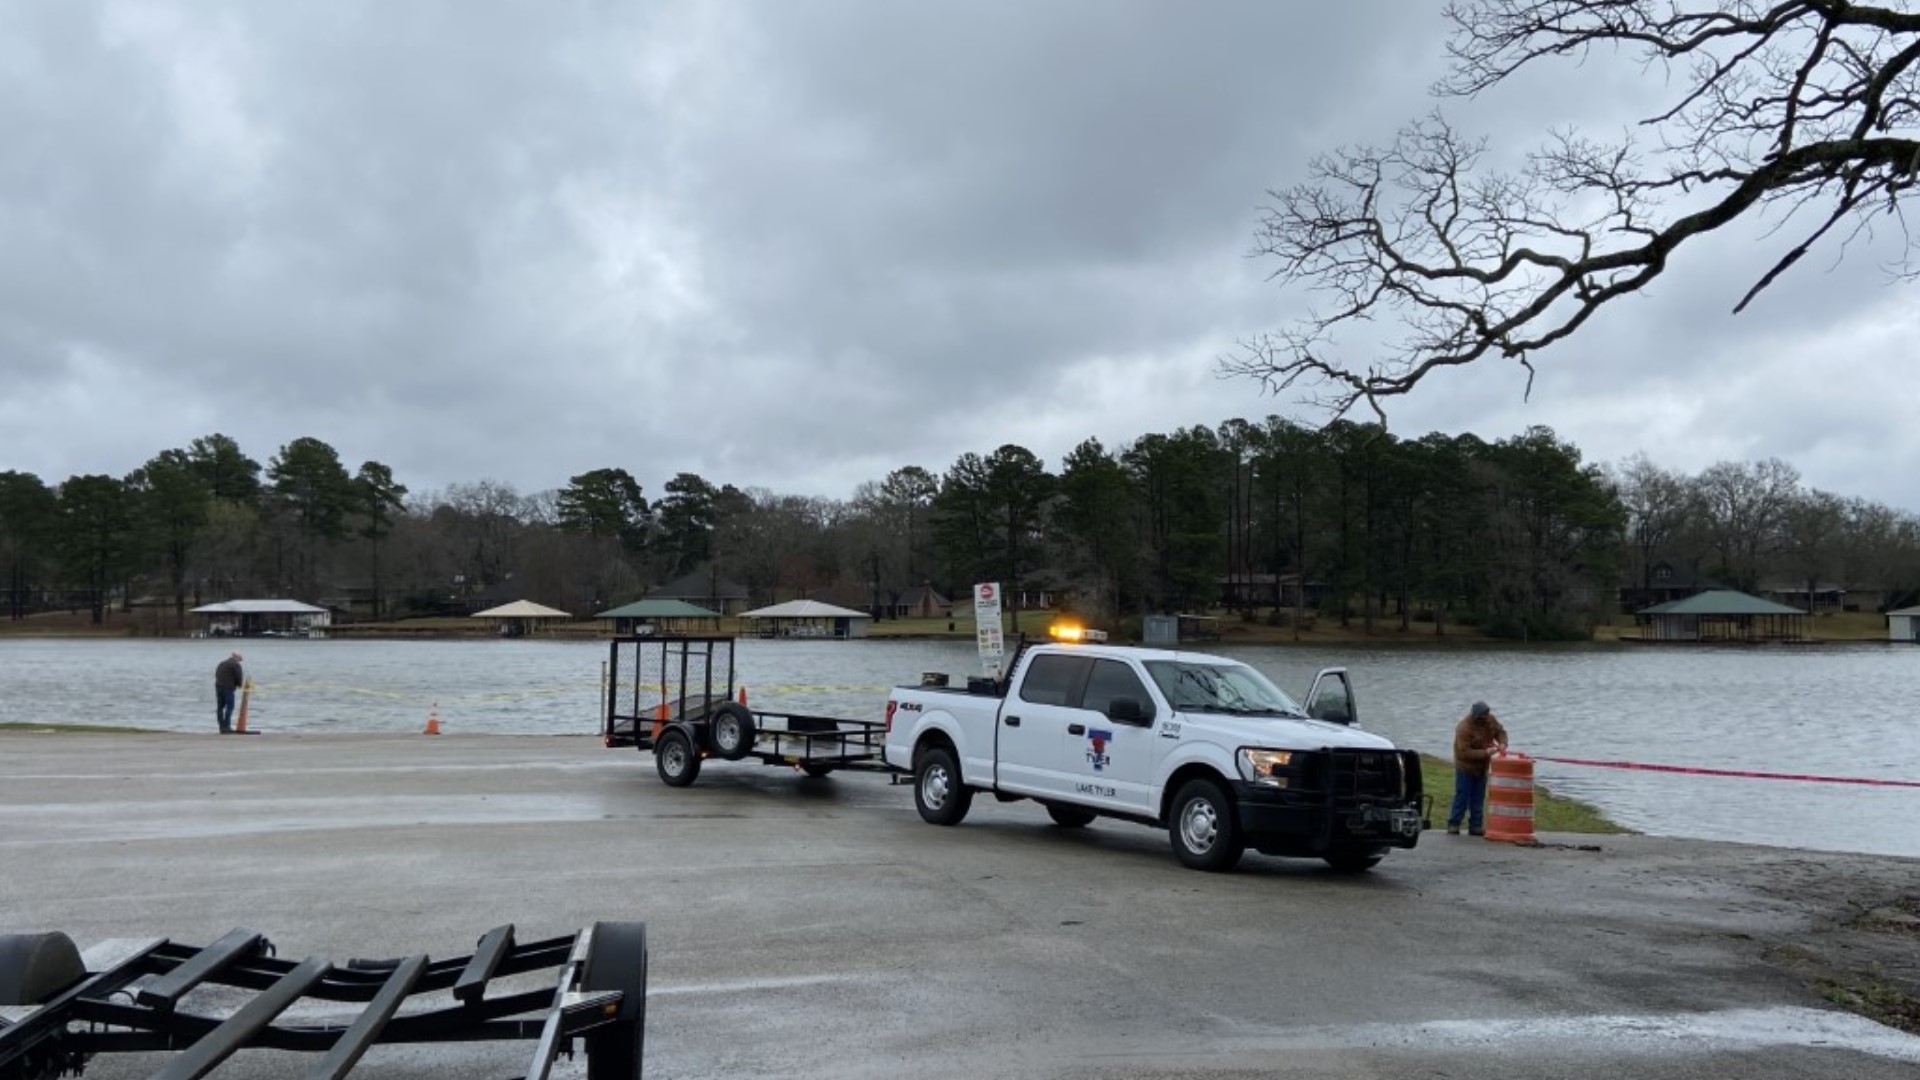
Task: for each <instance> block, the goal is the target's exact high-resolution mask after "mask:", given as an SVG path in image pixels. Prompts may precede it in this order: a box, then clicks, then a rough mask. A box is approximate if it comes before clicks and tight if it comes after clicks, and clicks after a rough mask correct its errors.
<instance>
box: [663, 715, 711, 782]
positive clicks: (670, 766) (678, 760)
mask: <svg viewBox="0 0 1920 1080" xmlns="http://www.w3.org/2000/svg"><path fill="white" fill-rule="evenodd" d="M653 767H654V768H655V769H657V770H659V773H660V779H661V780H662V781H664V782H665V783H666V785H667V786H668V787H686V786H687V785H688V784H691V783H693V782H694V781H695V780H698V779H699V778H700V752H699V751H697V750H695V749H694V748H693V740H692V739H690V738H688V737H687V732H686V729H685V728H677V727H676V728H668V729H667V730H666V731H664V732H662V733H661V735H660V740H659V741H658V742H656V743H654V744H653Z"/></svg>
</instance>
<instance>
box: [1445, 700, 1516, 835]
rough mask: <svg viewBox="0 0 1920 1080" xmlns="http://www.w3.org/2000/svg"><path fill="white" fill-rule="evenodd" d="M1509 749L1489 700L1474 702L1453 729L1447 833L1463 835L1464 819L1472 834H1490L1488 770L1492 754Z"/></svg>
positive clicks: (1505, 731)
mask: <svg viewBox="0 0 1920 1080" xmlns="http://www.w3.org/2000/svg"><path fill="white" fill-rule="evenodd" d="M1506 748H1507V729H1506V728H1503V727H1501V726H1500V721H1499V720H1497V719H1495V718H1494V715H1493V710H1492V709H1489V708H1488V707H1487V703H1486V702H1484V701H1476V702H1474V703H1473V708H1471V709H1468V710H1467V715H1465V716H1463V717H1461V718H1460V723H1459V724H1458V725H1456V726H1455V727H1454V729H1453V809H1452V810H1450V811H1448V813H1447V835H1449V836H1458V835H1460V821H1461V819H1462V818H1465V819H1466V821H1467V832H1468V833H1469V834H1471V835H1473V836H1485V835H1486V834H1487V819H1486V813H1487V771H1488V769H1490V768H1491V767H1492V765H1491V762H1492V761H1493V755H1495V754H1497V753H1500V752H1502V751H1504V750H1506Z"/></svg>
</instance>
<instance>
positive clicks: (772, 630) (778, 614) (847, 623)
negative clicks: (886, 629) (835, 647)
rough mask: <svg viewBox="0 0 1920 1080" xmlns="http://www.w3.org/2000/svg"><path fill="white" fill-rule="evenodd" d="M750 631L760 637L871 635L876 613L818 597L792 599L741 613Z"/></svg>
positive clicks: (743, 621)
mask: <svg viewBox="0 0 1920 1080" xmlns="http://www.w3.org/2000/svg"><path fill="white" fill-rule="evenodd" d="M740 619H741V622H742V623H743V624H745V626H746V627H747V632H748V633H749V634H752V635H754V636H756V637H824V638H859V637H866V636H867V627H868V626H869V625H871V624H872V622H873V616H871V615H869V614H867V613H866V612H864V611H855V610H853V609H852V608H843V607H836V606H834V605H833V604H823V603H821V602H820V601H818V600H789V601H787V602H786V603H784V604H775V605H773V606H772V607H763V608H755V609H753V610H752V611H743V612H741V613H740Z"/></svg>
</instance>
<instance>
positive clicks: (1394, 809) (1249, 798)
mask: <svg viewBox="0 0 1920 1080" xmlns="http://www.w3.org/2000/svg"><path fill="white" fill-rule="evenodd" d="M1233 788H1234V792H1233V793H1234V799H1235V801H1236V803H1237V804H1238V810H1239V813H1240V831H1241V833H1242V835H1244V836H1245V837H1246V841H1247V844H1248V845H1249V846H1251V847H1253V848H1255V849H1256V850H1258V851H1260V852H1262V853H1263V854H1267V855H1325V854H1327V853H1328V852H1330V851H1335V850H1342V849H1351V848H1356V847H1393V848H1410V847H1413V846H1414V845H1416V844H1418V843H1419V842H1420V804H1419V800H1418V799H1414V800H1411V801H1409V802H1405V803H1398V802H1386V801H1368V802H1354V803H1351V804H1342V803H1338V802H1336V803H1334V804H1332V805H1329V803H1328V802H1327V801H1326V800H1325V799H1324V798H1323V797H1321V796H1317V795H1305V794H1303V793H1293V792H1287V791H1276V790H1275V789H1273V788H1269V787H1260V786H1256V785H1253V784H1249V783H1246V782H1244V781H1236V782H1235V783H1234V785H1233Z"/></svg>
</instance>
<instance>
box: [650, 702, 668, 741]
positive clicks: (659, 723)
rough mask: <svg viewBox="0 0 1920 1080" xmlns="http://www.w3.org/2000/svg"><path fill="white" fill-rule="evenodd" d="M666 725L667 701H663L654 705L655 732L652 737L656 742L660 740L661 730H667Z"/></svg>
mask: <svg viewBox="0 0 1920 1080" xmlns="http://www.w3.org/2000/svg"><path fill="white" fill-rule="evenodd" d="M666 726H667V703H666V702H664V701H662V702H661V703H660V704H658V705H656V706H654V709H653V734H652V736H651V737H652V738H653V740H654V741H656V742H658V741H659V739H660V732H662V731H663V730H665V729H666Z"/></svg>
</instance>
